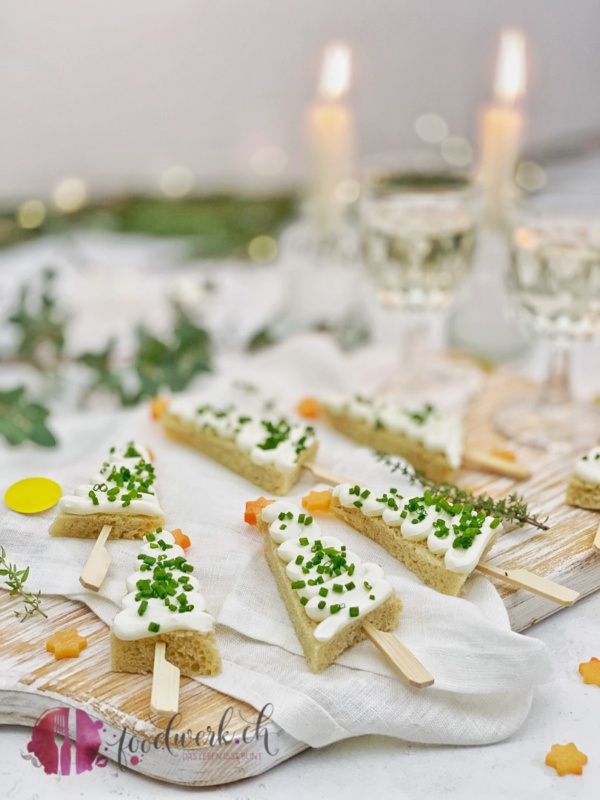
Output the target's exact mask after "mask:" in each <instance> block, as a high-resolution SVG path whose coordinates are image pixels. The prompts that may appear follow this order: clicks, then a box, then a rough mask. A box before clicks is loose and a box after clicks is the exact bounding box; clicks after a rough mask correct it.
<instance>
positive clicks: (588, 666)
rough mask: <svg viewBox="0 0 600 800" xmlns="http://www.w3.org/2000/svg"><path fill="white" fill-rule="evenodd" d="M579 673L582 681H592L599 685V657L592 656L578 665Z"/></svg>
mask: <svg viewBox="0 0 600 800" xmlns="http://www.w3.org/2000/svg"><path fill="white" fill-rule="evenodd" d="M579 673H580V675H581V677H582V678H583V682H584V683H593V684H595V685H596V686H600V658H594V657H592V658H591V659H590V660H589V661H584V662H583V664H580V665H579Z"/></svg>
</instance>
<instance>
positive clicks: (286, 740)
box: [0, 371, 600, 786]
mask: <svg viewBox="0 0 600 800" xmlns="http://www.w3.org/2000/svg"><path fill="white" fill-rule="evenodd" d="M531 387H532V385H531V384H530V383H528V382H527V381H525V380H523V379H521V378H519V377H517V376H514V375H512V374H510V373H506V372H502V371H498V372H496V373H494V374H492V375H491V376H490V377H489V379H488V380H487V382H486V386H485V389H484V391H483V392H482V393H481V394H480V395H479V396H478V397H477V399H476V401H475V402H474V403H473V406H472V408H471V409H470V412H469V414H468V421H467V439H468V443H469V445H470V446H472V448H473V449H477V450H483V451H486V450H490V449H492V448H494V447H504V448H506V442H505V441H504V440H503V439H502V438H501V437H499V436H498V435H496V434H495V433H494V432H493V430H492V428H491V425H490V419H491V417H492V415H493V412H494V410H495V408H496V407H497V406H498V405H499V404H500V403H503V402H506V401H507V400H509V399H511V398H514V397H515V396H516V395H518V394H519V393H521V392H523V391H527V390H530V389H531ZM518 454H519V458H520V460H522V461H523V462H524V463H525V464H527V465H528V466H529V467H530V468H531V469H532V471H533V477H532V478H531V479H530V480H528V481H526V482H522V483H519V484H515V483H514V482H513V481H510V480H507V479H503V478H496V477H494V476H492V475H484V474H483V473H476V472H462V473H461V474H460V475H459V477H458V483H460V484H461V485H463V486H465V487H468V488H469V489H471V490H473V491H475V492H477V493H482V492H485V493H489V494H491V495H492V496H494V497H498V498H499V497H502V496H505V495H507V494H509V493H510V492H512V491H515V490H516V491H518V492H519V493H520V494H523V495H524V496H525V497H526V498H527V501H528V503H529V506H530V508H531V510H532V511H533V512H535V513H539V514H541V515H542V516H548V517H549V524H550V525H551V527H550V529H549V530H548V531H538V530H536V529H534V528H531V527H530V526H526V527H525V528H520V529H515V530H512V531H508V532H507V533H505V534H504V535H503V536H502V537H501V538H500V540H499V542H498V543H497V544H496V545H495V547H494V549H493V551H492V554H491V555H490V557H489V558H488V561H489V562H491V563H492V564H496V565H498V566H502V567H512V568H515V567H523V568H526V569H529V570H531V571H532V572H536V573H538V574H539V575H542V576H544V577H547V578H551V579H552V580H556V581H558V582H560V583H563V584H565V585H567V586H570V587H571V588H573V589H576V590H577V591H579V592H580V593H581V595H582V596H584V595H586V594H590V593H591V592H594V591H597V590H598V589H600V555H598V554H596V553H595V551H593V550H592V541H593V538H594V535H595V531H596V528H597V525H598V522H599V521H600V514H598V513H594V512H589V511H583V510H581V509H575V508H572V507H570V506H567V505H566V504H565V503H564V496H565V489H566V484H567V481H568V479H569V476H570V474H571V471H572V468H573V463H574V460H575V458H576V456H577V455H578V454H575V453H570V454H566V455H560V456H557V455H556V454H551V453H540V452H538V451H534V450H530V449H525V448H519V449H518ZM497 587H498V590H499V592H500V594H501V596H502V598H503V600H504V602H505V604H506V607H507V609H508V613H509V616H510V619H511V623H512V626H513V628H514V630H517V631H522V630H524V629H525V628H527V627H529V626H531V625H533V624H534V623H536V622H537V621H539V620H540V619H543V618H544V617H547V616H549V615H550V614H553V613H556V612H557V611H560V610H561V607H560V606H556V605H555V604H553V603H551V602H550V601H547V600H543V599H541V598H538V597H536V596H534V595H532V594H529V593H528V592H525V591H523V590H515V589H512V588H510V587H508V586H506V585H505V584H501V583H499V582H498V583H497ZM44 608H45V609H46V610H47V612H48V615H49V617H50V620H51V621H54V622H56V623H59V624H60V627H61V628H63V627H76V628H77V629H78V630H79V633H80V634H82V635H84V636H86V637H87V638H88V647H87V649H85V650H84V651H82V653H81V654H80V656H79V658H78V659H65V660H62V661H55V659H54V656H53V655H52V654H50V653H46V652H45V642H46V639H47V638H48V637H49V635H50V632H51V628H50V626H49V625H48V623H47V622H46V621H45V620H43V619H41V618H38V619H31V620H28V621H27V622H25V623H24V624H23V625H20V624H19V623H15V619H14V616H13V610H14V603H13V601H12V600H11V599H10V598H9V597H8V594H7V593H6V592H1V593H0V626H1V627H0V630H2V631H3V637H2V638H3V641H2V651H1V655H0V660H1V661H0V663H1V668H2V672H1V673H0V723H4V724H17V725H24V726H27V727H32V726H33V725H34V723H35V722H36V719H38V717H39V716H40V714H42V713H43V712H44V711H47V710H48V709H52V708H55V707H59V706H61V707H67V708H69V709H81V710H83V711H85V712H87V713H88V714H89V715H90V716H91V717H92V718H94V719H100V720H101V721H102V723H103V732H102V734H101V736H102V739H103V745H104V747H105V748H106V749H105V750H104V749H101V751H100V755H101V756H102V755H106V756H107V757H109V758H111V759H113V760H115V761H117V760H118V757H119V744H118V743H119V741H120V740H121V737H122V736H123V731H124V730H126V734H125V736H124V739H123V747H122V748H121V749H122V753H121V760H122V762H124V766H127V767H128V768H130V769H133V770H135V771H137V772H140V773H142V774H144V775H148V776H151V777H154V778H158V779H160V780H164V781H168V782H170V783H178V784H186V785H193V786H212V785H215V784H222V783H228V782H231V781H235V780H239V779H242V778H246V777H250V776H252V775H257V774H260V773H261V772H264V771H266V770H268V769H271V768H272V767H274V766H276V765H277V764H278V763H280V762H281V761H284V760H285V759H287V758H290V757H291V756H293V755H295V754H296V753H299V752H300V751H302V750H304V749H306V745H305V744H304V743H303V742H300V741H298V740H296V739H294V738H293V737H292V736H290V735H289V734H288V733H286V732H285V731H283V730H282V729H281V728H279V727H278V726H277V725H275V724H274V723H273V722H272V721H269V722H268V723H267V724H266V725H265V726H264V729H265V730H266V731H267V733H268V736H269V742H270V748H269V749H270V750H271V752H275V751H276V750H277V754H276V755H269V753H268V752H267V751H266V750H265V747H264V734H263V735H262V736H260V737H259V738H258V739H255V738H254V739H251V741H249V742H248V743H246V742H244V741H243V740H242V738H241V737H236V738H238V743H235V742H232V743H230V744H216V745H215V746H212V747H210V746H209V747H206V746H205V747H203V748H202V749H201V751H194V752H190V751H189V750H188V749H187V748H182V747H181V746H180V743H175V742H173V741H171V750H170V752H169V751H167V750H165V749H157V748H155V747H154V746H153V745H152V743H153V740H154V738H155V737H156V735H157V732H159V731H160V730H161V728H164V726H165V725H166V724H167V722H168V719H167V718H162V719H161V718H159V717H156V718H154V719H153V720H150V719H149V716H148V715H149V697H150V686H151V678H150V676H144V675H129V674H121V673H112V672H110V652H109V640H108V628H107V626H106V625H105V624H104V623H103V622H102V621H101V620H100V619H98V618H97V617H96V616H95V615H94V614H93V613H92V612H91V611H90V610H89V609H88V608H86V607H85V606H83V605H81V604H79V603H76V602H73V601H69V600H66V599H64V598H47V599H46V600H45V601H44ZM56 627H58V625H53V626H52V630H54V629H55V628H56ZM9 636H10V639H9ZM180 709H181V714H182V717H181V720H178V721H177V725H176V726H174V728H173V730H174V731H175V732H184V731H187V730H190V731H192V733H194V734H196V733H197V732H199V731H206V730H207V726H210V727H211V729H212V730H213V731H216V730H218V727H219V722H220V720H221V718H222V717H223V715H224V714H226V713H229V712H228V709H231V710H232V711H231V714H232V716H231V719H230V721H229V723H228V725H227V727H228V729H229V730H230V731H235V732H236V733H239V732H241V731H242V730H243V728H244V727H245V726H246V724H248V722H250V723H253V722H255V721H256V719H257V716H258V712H257V710H256V709H253V708H252V707H251V706H250V705H248V704H246V703H242V702H239V701H237V700H234V699H233V698H231V697H227V696H225V695H222V694H220V693H219V692H216V691H214V690H212V689H209V688H207V687H204V686H201V685H200V684H198V683H196V682H195V681H193V680H190V679H187V678H183V679H182V681H181V695H180ZM72 716H73V712H71V714H70V717H69V719H71V717H72ZM69 730H70V733H71V735H72V734H73V729H72V728H69ZM131 736H134V739H133V740H132V739H131ZM27 739H28V736H27V735H26V734H25V733H24V735H23V752H24V753H26V745H27ZM130 742H133V744H132V746H133V747H137V748H138V749H137V751H136V753H135V755H137V756H138V757H139V752H140V751H139V748H140V743H141V742H145V743H147V744H146V746H145V748H146V749H147V750H148V752H146V753H145V754H144V755H143V757H142V758H141V759H140V760H139V761H138V762H137V763H135V760H134V761H133V762H132V760H131V757H132V755H134V753H132V751H131V749H130V746H129V743H130Z"/></svg>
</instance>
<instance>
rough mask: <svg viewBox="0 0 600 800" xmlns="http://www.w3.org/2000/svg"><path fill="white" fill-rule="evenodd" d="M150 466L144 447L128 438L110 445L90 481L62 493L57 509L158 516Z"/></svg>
mask: <svg viewBox="0 0 600 800" xmlns="http://www.w3.org/2000/svg"><path fill="white" fill-rule="evenodd" d="M154 482H155V474H154V467H153V466H152V462H151V460H150V454H149V452H148V450H146V449H145V448H144V447H142V446H140V445H139V444H136V443H134V442H129V443H128V444H127V445H124V446H123V447H118V448H117V447H112V448H111V450H110V453H109V455H108V458H107V460H106V461H105V462H104V463H103V464H102V467H101V468H100V470H99V471H98V472H97V473H96V474H95V475H93V476H92V477H91V478H90V483H86V484H82V485H80V486H77V487H76V488H75V490H74V492H73V494H72V495H64V496H63V497H61V499H60V500H59V502H58V509H59V511H62V512H64V513H66V514H80V515H87V514H129V515H142V516H148V517H155V516H160V515H161V514H162V509H161V507H160V504H159V502H158V498H157V496H156V491H155V486H154Z"/></svg>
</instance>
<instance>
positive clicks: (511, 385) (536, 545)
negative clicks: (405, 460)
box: [457, 370, 600, 631]
mask: <svg viewBox="0 0 600 800" xmlns="http://www.w3.org/2000/svg"><path fill="white" fill-rule="evenodd" d="M536 388H537V387H536V386H535V384H533V383H532V382H530V381H528V380H526V379H524V378H521V377H520V376H518V375H515V374H513V373H510V372H508V371H505V370H497V371H495V372H494V373H492V374H491V375H490V376H489V378H488V380H487V381H486V385H485V388H484V390H483V391H482V392H481V393H480V394H479V395H478V396H477V398H476V399H475V401H474V402H473V404H472V406H471V408H470V409H469V413H468V415H467V426H466V427H467V448H469V449H472V450H479V451H484V452H485V451H489V450H491V449H493V448H502V449H506V448H507V444H508V446H509V447H510V449H514V450H515V452H516V453H517V455H518V457H519V461H521V462H523V463H524V464H525V465H526V466H527V467H528V468H530V470H531V472H532V477H531V478H530V479H529V480H527V481H520V482H518V483H516V482H514V481H512V480H509V479H506V478H498V477H494V476H493V475H484V474H483V473H479V472H467V471H462V472H461V473H460V475H459V477H458V480H457V482H458V483H459V484H460V485H461V486H464V487H468V488H469V489H470V490H471V491H472V492H474V493H476V494H490V495H491V496H492V497H496V498H501V497H506V496H507V495H508V494H511V493H512V492H517V493H518V494H520V495H523V497H524V498H525V499H526V500H527V503H528V505H529V509H530V510H531V512H533V513H535V514H537V515H539V516H540V517H541V518H542V519H543V518H544V517H548V521H547V524H548V525H549V526H550V527H549V530H547V531H541V530H538V529H537V528H534V527H532V526H530V525H526V526H525V527H523V528H516V529H513V530H509V531H507V532H506V533H504V534H503V535H502V536H501V537H500V538H499V539H498V541H497V542H496V544H495V545H494V548H493V550H492V551H491V553H490V554H489V556H488V557H487V559H486V560H487V561H488V562H489V563H491V564H494V565H496V566H498V567H504V568H509V569H510V568H517V567H521V568H522V569H528V570H530V571H531V572H535V573H537V574H538V575H540V576H542V577H544V578H549V579H551V580H553V581H556V582H557V583H562V584H564V585H565V586H568V587H569V588H571V589H575V590H576V591H578V592H580V594H581V596H582V597H584V596H585V595H588V594H591V593H592V592H596V591H598V589H600V554H598V553H597V552H596V551H595V550H594V549H593V547H592V543H593V541H594V537H595V534H596V530H597V528H598V524H600V513H599V512H597V511H586V510H584V509H581V508H575V507H573V506H569V505H567V504H566V503H565V492H566V488H567V484H568V482H569V478H570V477H571V474H572V472H573V468H574V466H575V461H576V459H577V458H578V457H579V456H580V455H581V452H579V451H575V452H563V453H551V452H543V451H540V450H535V449H533V448H529V447H514V446H513V444H512V443H507V441H506V439H504V438H503V437H502V436H500V435H499V434H497V433H496V432H495V431H494V429H493V426H492V420H493V416H494V413H495V411H496V410H497V409H498V407H499V406H501V405H502V404H504V403H507V402H510V400H514V399H515V398H517V397H519V396H520V395H523V394H525V393H527V392H531V391H536ZM598 433H599V435H600V431H599V432H598ZM490 580H492V582H493V583H494V584H495V585H496V588H497V589H498V592H499V593H500V595H501V597H502V599H503V600H504V604H505V605H506V608H507V610H508V615H509V617H510V621H511V625H512V628H513V630H515V631H523V630H525V629H526V628H528V627H530V626H531V625H534V624H535V623H536V622H539V620H541V619H544V618H545V617H549V616H550V615H551V614H555V613H557V612H558V611H561V609H562V606H558V605H556V604H555V603H552V602H551V601H549V600H544V599H543V598H541V597H537V596H536V595H533V594H531V593H530V592H526V591H525V590H523V589H514V588H512V587H510V586H507V585H506V584H503V583H501V582H500V581H496V580H495V579H493V578H491V579H490Z"/></svg>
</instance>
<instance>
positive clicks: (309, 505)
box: [302, 489, 331, 511]
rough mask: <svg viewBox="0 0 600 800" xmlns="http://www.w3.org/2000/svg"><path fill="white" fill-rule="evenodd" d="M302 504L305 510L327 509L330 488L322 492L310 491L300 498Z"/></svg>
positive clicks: (329, 501)
mask: <svg viewBox="0 0 600 800" xmlns="http://www.w3.org/2000/svg"><path fill="white" fill-rule="evenodd" d="M302 505H303V506H304V508H305V509H306V510H307V511H329V506H330V505H331V490H330V489H325V491H323V492H310V493H309V494H307V495H305V497H303V498H302Z"/></svg>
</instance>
